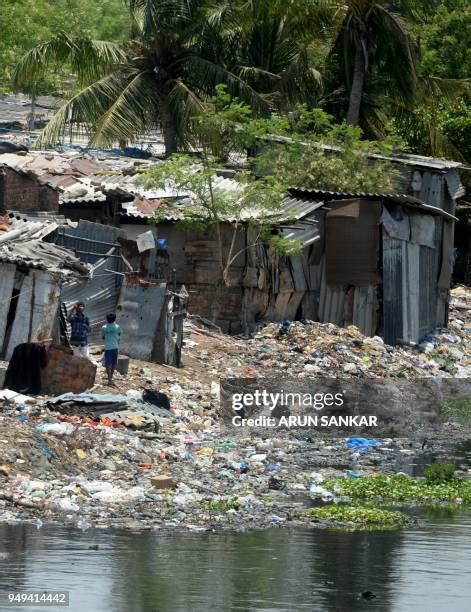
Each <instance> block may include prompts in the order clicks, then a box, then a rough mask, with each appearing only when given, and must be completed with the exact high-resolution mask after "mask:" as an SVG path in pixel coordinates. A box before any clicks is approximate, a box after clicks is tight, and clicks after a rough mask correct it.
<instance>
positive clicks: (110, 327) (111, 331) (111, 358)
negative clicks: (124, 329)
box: [101, 314, 121, 386]
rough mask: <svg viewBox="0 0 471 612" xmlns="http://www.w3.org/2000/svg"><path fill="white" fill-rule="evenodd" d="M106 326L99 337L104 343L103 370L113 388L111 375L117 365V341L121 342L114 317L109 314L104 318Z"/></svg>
mask: <svg viewBox="0 0 471 612" xmlns="http://www.w3.org/2000/svg"><path fill="white" fill-rule="evenodd" d="M106 321H107V323H106V325H103V327H102V328H101V336H102V338H103V340H104V341H105V368H106V373H107V375H108V384H109V385H110V386H114V383H113V374H114V371H115V369H116V365H117V363H118V349H119V341H120V340H121V328H120V326H119V325H118V324H117V323H115V321H116V315H115V314H109V315H107V317H106Z"/></svg>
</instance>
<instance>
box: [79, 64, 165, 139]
mask: <svg viewBox="0 0 471 612" xmlns="http://www.w3.org/2000/svg"><path fill="white" fill-rule="evenodd" d="M157 124H158V96H157V90H156V87H155V82H154V81H153V80H152V77H151V75H150V74H149V73H148V72H139V73H137V74H135V75H134V76H132V78H131V79H130V81H129V82H128V83H127V84H126V85H125V87H124V89H123V90H122V91H121V92H120V93H119V94H118V96H117V97H116V100H115V101H114V102H113V103H112V104H111V106H110V107H109V108H108V109H107V110H106V112H105V113H104V114H103V115H102V117H101V119H100V120H99V122H98V124H97V125H96V128H95V130H94V134H93V136H92V138H91V140H90V144H91V145H99V146H105V147H111V146H112V145H113V143H114V142H117V141H119V140H124V141H127V142H129V141H132V140H133V139H134V138H135V137H136V136H138V135H140V134H142V133H144V132H145V131H146V130H148V129H151V128H152V127H155V126H156V125H157Z"/></svg>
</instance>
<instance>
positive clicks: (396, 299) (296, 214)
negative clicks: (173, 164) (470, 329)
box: [122, 191, 455, 344]
mask: <svg viewBox="0 0 471 612" xmlns="http://www.w3.org/2000/svg"><path fill="white" fill-rule="evenodd" d="M283 214H284V216H285V218H286V219H289V220H290V222H289V224H287V225H286V226H285V227H284V226H283V225H280V228H279V230H280V232H281V233H282V234H283V235H284V236H285V237H287V238H288V239H293V240H301V241H302V244H303V250H302V254H301V255H298V256H291V257H280V256H278V255H277V254H276V253H273V252H270V250H269V249H267V248H266V247H265V246H263V245H261V244H258V245H257V246H255V247H250V248H246V249H245V250H244V247H246V246H247V245H249V244H250V243H251V242H252V241H251V238H250V236H249V231H248V230H247V228H244V229H243V230H241V231H240V232H239V234H238V237H237V240H238V244H237V250H242V254H241V255H240V257H239V258H238V260H237V261H236V262H235V266H234V267H233V269H232V274H231V281H230V286H227V287H225V288H224V294H223V298H222V300H220V301H221V302H222V304H221V305H220V306H219V310H218V312H217V315H218V316H217V323H218V324H219V325H220V326H221V327H223V328H225V329H226V331H231V332H236V331H240V330H244V329H245V330H248V329H250V328H252V329H253V327H254V326H255V325H256V324H257V322H259V321H282V320H285V319H289V320H294V319H307V320H315V321H320V322H332V323H336V324H338V325H348V324H354V325H356V326H358V327H359V328H360V329H361V331H362V332H363V333H365V334H367V335H376V334H378V335H381V336H383V337H384V339H385V340H386V341H387V342H388V343H391V344H397V343H410V342H419V341H420V339H421V338H422V337H423V336H425V335H426V334H427V333H428V332H430V331H432V330H433V329H435V328H436V327H440V326H444V325H446V321H447V304H448V290H449V287H450V281H451V272H452V252H453V225H454V221H455V217H454V215H452V214H451V213H449V212H447V211H445V210H442V209H440V208H438V207H434V206H429V205H426V204H424V203H422V202H420V201H419V200H417V199H416V198H415V197H414V196H405V195H394V194H389V195H381V194H333V193H321V192H310V193H307V192H301V191H296V192H292V193H291V194H290V196H289V197H288V198H286V200H285V202H284V204H283ZM182 215H184V210H182V208H181V207H179V208H176V209H175V212H173V213H172V212H170V213H169V215H168V217H166V218H165V219H164V220H162V221H161V222H159V224H158V226H157V227H156V228H155V230H154V231H155V233H156V236H158V237H159V238H160V239H161V240H164V241H165V244H166V248H167V260H166V264H165V265H166V268H165V269H166V270H167V274H169V273H170V272H171V271H172V270H173V269H175V270H176V276H177V281H178V283H180V284H184V285H185V287H186V288H187V289H188V292H189V296H190V302H189V309H190V312H192V313H195V314H199V315H201V316H204V317H208V318H211V317H213V315H214V295H215V286H216V284H217V275H218V270H219V268H218V253H217V242H216V238H215V236H213V235H212V234H211V231H210V230H207V231H206V232H205V234H204V235H201V234H199V235H198V234H197V233H194V232H189V231H187V230H183V229H181V228H180V227H179V226H178V224H176V221H177V220H178V218H181V216H182ZM139 221H140V222H139ZM142 221H143V219H142V218H141V217H140V216H137V214H136V213H134V214H133V215H130V214H129V211H128V212H127V214H126V216H124V215H123V218H122V223H123V222H126V223H125V224H124V223H123V225H122V228H124V229H126V231H127V233H128V236H129V235H132V234H133V233H134V234H137V233H139V232H141V231H142V229H143V228H142V225H141V224H140V223H142ZM136 222H137V223H136ZM222 234H223V244H224V248H225V251H226V252H227V250H228V248H229V245H230V241H231V238H232V234H233V227H232V225H231V223H230V221H228V222H227V223H225V224H224V225H223V228H222Z"/></svg>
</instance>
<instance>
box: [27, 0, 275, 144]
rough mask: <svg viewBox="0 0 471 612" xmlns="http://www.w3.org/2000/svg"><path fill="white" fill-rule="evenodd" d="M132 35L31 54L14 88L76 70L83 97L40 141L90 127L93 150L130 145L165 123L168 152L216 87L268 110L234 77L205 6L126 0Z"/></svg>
mask: <svg viewBox="0 0 471 612" xmlns="http://www.w3.org/2000/svg"><path fill="white" fill-rule="evenodd" d="M128 4H129V9H130V12H131V16H132V19H133V34H134V37H133V39H132V40H131V41H129V43H128V44H127V45H124V46H117V45H116V44H114V43H109V42H102V41H91V40H89V39H81V38H80V39H78V38H71V37H69V36H66V35H65V34H62V35H60V36H58V37H56V38H54V39H53V40H51V41H48V42H45V43H42V44H40V45H38V46H37V47H35V48H33V49H32V50H31V51H30V52H28V53H27V54H26V55H25V56H24V57H23V59H22V60H21V61H20V63H19V64H18V66H17V68H16V71H15V83H16V84H17V85H18V86H21V84H23V83H26V84H27V83H29V82H31V81H34V80H35V79H36V78H37V76H38V75H40V74H42V72H43V71H44V70H45V69H47V68H49V67H51V65H54V64H58V65H63V64H65V63H68V64H70V66H71V68H72V70H73V72H75V73H76V74H77V78H78V84H79V85H81V86H82V88H81V89H80V91H78V93H76V94H75V95H74V96H72V98H71V99H69V100H68V101H67V102H66V103H65V104H64V105H63V106H62V108H61V109H60V110H59V111H58V112H57V114H56V115H55V116H54V117H53V118H52V120H51V121H50V123H49V125H48V126H47V127H46V128H45V130H44V131H43V132H42V134H41V135H40V137H39V139H38V145H39V146H46V145H49V144H55V143H56V142H57V141H58V140H59V139H60V137H61V135H62V133H63V130H64V127H65V125H66V123H67V122H72V123H79V124H84V125H88V126H89V129H90V132H91V139H90V143H91V144H92V145H103V146H110V145H111V144H112V143H114V142H116V141H132V140H133V139H135V137H137V136H138V135H140V134H142V133H144V132H146V131H147V130H149V129H152V128H155V127H157V126H159V125H161V127H162V131H163V136H164V141H165V148H166V154H167V155H170V154H172V153H174V152H175V151H176V150H177V148H178V146H179V145H181V144H182V143H184V142H185V133H186V128H187V126H188V120H189V117H191V116H192V115H193V114H195V113H196V112H198V111H199V110H201V109H202V108H203V102H204V100H205V98H206V97H207V96H208V95H211V94H212V93H213V92H214V88H215V86H216V84H217V83H221V82H224V83H227V84H228V85H229V86H230V88H231V91H232V93H237V94H238V95H240V96H241V97H243V98H245V99H246V100H249V101H250V103H251V104H253V105H254V106H255V107H258V108H260V107H262V106H264V105H266V103H265V102H264V100H263V98H262V97H261V96H260V95H258V94H257V93H256V92H255V91H254V89H253V88H252V87H250V85H248V84H247V83H246V82H245V81H244V80H243V79H242V78H241V77H239V76H238V75H237V74H236V73H235V72H233V71H231V70H229V69H228V68H227V67H226V66H225V65H224V64H223V63H221V62H220V61H219V57H218V56H217V53H215V48H217V44H216V43H218V44H219V41H220V37H221V36H222V35H223V34H221V32H220V31H219V30H218V29H217V28H216V27H215V26H214V25H212V24H211V23H210V22H209V21H208V19H207V13H206V9H207V6H206V3H205V2H201V1H200V0H160V1H159V2H155V1H154V0H128Z"/></svg>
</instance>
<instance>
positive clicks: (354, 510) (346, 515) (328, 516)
mask: <svg viewBox="0 0 471 612" xmlns="http://www.w3.org/2000/svg"><path fill="white" fill-rule="evenodd" d="M298 516H299V517H301V518H302V517H305V518H315V519H318V520H324V521H334V522H335V525H333V527H335V528H345V527H349V528H350V529H352V528H353V529H370V530H378V529H395V528H399V527H404V526H405V525H407V524H408V523H409V522H410V519H409V517H408V516H407V515H406V514H404V513H403V512H397V511H395V510H381V509H378V508H369V507H367V506H350V505H346V504H331V505H328V506H321V507H319V508H309V510H304V511H302V512H300V513H299V515H298Z"/></svg>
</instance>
